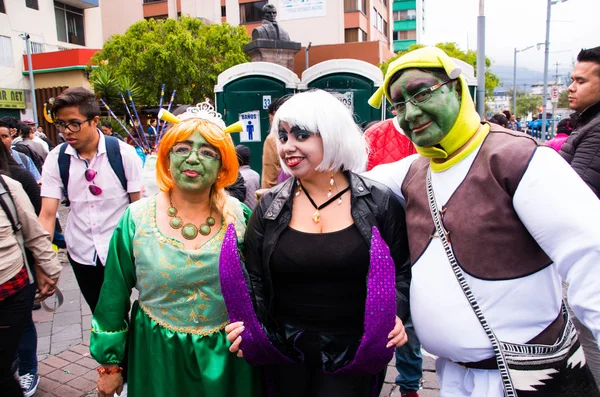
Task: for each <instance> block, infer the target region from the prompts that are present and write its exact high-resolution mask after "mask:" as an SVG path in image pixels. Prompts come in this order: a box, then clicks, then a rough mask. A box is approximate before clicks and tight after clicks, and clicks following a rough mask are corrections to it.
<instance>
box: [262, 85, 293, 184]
mask: <svg viewBox="0 0 600 397" xmlns="http://www.w3.org/2000/svg"><path fill="white" fill-rule="evenodd" d="M286 100H287V97H282V98H276V99H274V100H273V101H272V102H271V104H270V105H269V108H268V112H269V124H271V123H273V117H275V113H276V112H277V110H278V109H279V107H280V106H281V105H282V104H283V103H284V102H285V101H286ZM275 141H276V137H275V135H273V134H269V135H267V137H266V138H265V143H264V145H263V156H262V177H261V188H262V189H270V188H272V187H273V186H275V185H277V184H278V183H279V182H281V181H279V182H278V179H279V174H280V173H281V165H280V164H279V156H278V155H277V147H276V143H275ZM284 180H285V179H284Z"/></svg>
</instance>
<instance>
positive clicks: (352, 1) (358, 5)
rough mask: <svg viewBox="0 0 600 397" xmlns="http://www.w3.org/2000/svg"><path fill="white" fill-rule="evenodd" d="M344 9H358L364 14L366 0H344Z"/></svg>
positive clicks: (346, 10) (349, 10) (350, 10)
mask: <svg viewBox="0 0 600 397" xmlns="http://www.w3.org/2000/svg"><path fill="white" fill-rule="evenodd" d="M344 11H345V12H354V11H360V12H362V13H363V14H364V13H366V12H367V0H344Z"/></svg>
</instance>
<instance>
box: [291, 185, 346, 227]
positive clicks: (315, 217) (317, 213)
mask: <svg viewBox="0 0 600 397" xmlns="http://www.w3.org/2000/svg"><path fill="white" fill-rule="evenodd" d="M298 186H300V190H302V191H303V192H304V194H306V198H307V199H308V201H310V203H311V204H312V206H313V207H314V208H315V210H316V211H315V212H314V213H313V216H312V219H313V222H315V223H319V222H320V221H321V212H320V211H321V210H322V209H323V208H325V207H327V206H328V205H329V204H331V203H333V202H334V201H335V200H337V199H339V201H338V205H340V204H342V198H341V197H342V195H343V194H344V193H346V192H347V191H348V190H350V186H346V188H345V189H343V190H342V191H340V192H339V193H338V194H336V195H335V196H333V197H332V198H330V199H329V200H327V201H326V202H324V203H323V204H321V205H319V206H317V204H316V203H315V200H313V199H312V197H310V194H308V192H307V191H306V189H305V188H304V186H302V182H300V179H298ZM296 195H297V194H296Z"/></svg>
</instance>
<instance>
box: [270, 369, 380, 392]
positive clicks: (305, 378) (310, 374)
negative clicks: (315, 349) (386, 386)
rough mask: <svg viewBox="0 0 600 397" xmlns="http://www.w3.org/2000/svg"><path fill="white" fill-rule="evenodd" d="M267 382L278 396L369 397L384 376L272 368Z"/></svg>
mask: <svg viewBox="0 0 600 397" xmlns="http://www.w3.org/2000/svg"><path fill="white" fill-rule="evenodd" d="M266 370H267V382H268V383H269V386H271V387H273V388H274V389H275V395H276V396H282V397H283V396H285V397H337V396H340V397H368V396H370V395H372V394H371V393H372V389H373V388H374V387H376V388H379V385H378V384H376V382H378V381H379V378H381V381H382V382H383V379H384V377H385V372H384V373H383V375H378V376H372V375H363V376H356V375H330V374H325V373H323V370H322V368H321V366H320V365H307V364H299V365H277V366H269V367H267V368H266Z"/></svg>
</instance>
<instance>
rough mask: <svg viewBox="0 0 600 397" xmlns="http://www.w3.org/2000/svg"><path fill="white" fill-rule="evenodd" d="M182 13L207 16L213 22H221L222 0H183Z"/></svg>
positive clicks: (201, 16) (200, 16) (199, 16)
mask: <svg viewBox="0 0 600 397" xmlns="http://www.w3.org/2000/svg"><path fill="white" fill-rule="evenodd" d="M181 14H182V15H193V16H195V17H198V18H205V19H208V20H209V21H211V22H212V23H221V2H220V1H219V0H210V1H206V0H181Z"/></svg>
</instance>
